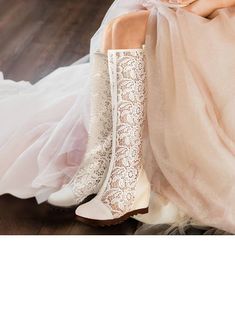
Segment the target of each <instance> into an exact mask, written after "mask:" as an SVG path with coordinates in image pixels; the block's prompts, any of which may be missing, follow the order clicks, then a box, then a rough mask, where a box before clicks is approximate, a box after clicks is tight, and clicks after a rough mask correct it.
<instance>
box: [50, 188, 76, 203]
mask: <svg viewBox="0 0 235 318" xmlns="http://www.w3.org/2000/svg"><path fill="white" fill-rule="evenodd" d="M48 202H49V203H50V204H51V205H55V206H58V207H71V206H74V205H76V198H75V195H74V193H73V191H72V188H71V187H70V186H65V187H64V188H62V189H61V190H59V191H57V192H55V193H52V194H51V195H50V197H49V199H48Z"/></svg>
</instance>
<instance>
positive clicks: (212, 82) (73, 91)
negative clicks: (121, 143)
mask: <svg viewBox="0 0 235 318" xmlns="http://www.w3.org/2000/svg"><path fill="white" fill-rule="evenodd" d="M143 8H147V9H149V10H151V15H150V19H149V26H148V32H147V38H146V61H147V73H148V80H147V86H148V103H147V104H148V105H147V127H146V128H147V129H146V143H145V147H146V148H147V150H148V151H145V154H146V153H147V154H148V156H147V157H145V163H146V169H147V172H148V175H149V178H150V180H151V184H152V190H153V198H154V199H153V200H152V202H151V205H152V211H154V213H155V215H156V218H155V220H156V223H158V222H159V223H164V222H167V221H169V220H171V221H175V222H177V221H179V220H180V219H181V220H182V218H184V217H185V216H186V217H187V218H193V219H194V220H197V221H198V222H199V223H202V224H205V225H211V226H215V227H219V228H222V229H224V230H227V231H230V232H233V233H235V121H234V118H235V110H234V109H235V97H234V92H235V78H234V77H235V75H234V74H235V11H234V9H230V10H228V9H226V10H220V11H218V13H217V14H216V16H215V17H214V18H213V19H211V20H209V19H205V18H202V17H198V16H195V15H193V14H191V13H189V12H186V11H184V10H183V9H178V10H176V11H174V10H172V9H169V8H166V7H165V6H163V5H161V4H160V2H159V1H157V0H145V1H144V0H142V1H141V0H128V1H126V0H117V1H115V2H114V4H113V5H112V6H111V8H110V9H109V11H108V12H107V15H106V16H105V18H104V21H103V23H102V25H101V27H100V29H99V30H98V31H97V33H96V34H95V36H94V37H93V39H92V41H91V52H90V53H91V54H92V53H94V52H95V51H97V50H99V48H100V45H101V39H102V32H103V30H104V27H105V25H106V24H107V23H108V22H109V21H110V20H111V19H114V18H115V17H117V16H120V15H123V14H125V13H128V12H133V11H138V10H141V9H143ZM89 82H90V77H89V62H85V63H84V62H80V63H78V64H75V65H71V66H68V67H65V68H60V69H58V70H56V71H54V72H53V73H52V74H50V75H48V76H47V77H45V78H44V79H42V80H41V81H39V82H38V83H36V84H34V85H31V84H30V83H26V82H19V83H16V82H13V81H10V80H4V79H3V76H2V77H1V78H0V131H1V133H0V195H1V194H4V193H11V194H13V195H15V196H17V197H20V198H28V197H36V198H37V199H38V201H39V202H42V201H44V200H46V199H47V198H48V195H49V194H50V193H51V192H53V191H56V190H57V189H59V188H61V186H62V185H63V184H65V183H67V182H68V180H69V179H70V178H71V177H72V176H73V175H74V173H75V172H76V170H77V168H78V167H79V164H80V162H81V160H82V158H83V156H84V153H85V150H86V143H87V131H88V127H89V111H90V84H89ZM163 215H164V216H165V217H162V216H163ZM168 216H169V220H168V219H167V217H168Z"/></svg>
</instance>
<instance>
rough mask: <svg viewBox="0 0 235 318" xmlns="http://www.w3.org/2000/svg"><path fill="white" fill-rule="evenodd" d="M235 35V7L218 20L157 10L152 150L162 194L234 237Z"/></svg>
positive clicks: (150, 162) (151, 63) (151, 38)
mask: <svg viewBox="0 0 235 318" xmlns="http://www.w3.org/2000/svg"><path fill="white" fill-rule="evenodd" d="M234 28H235V9H234V8H233V9H226V10H220V11H218V12H217V14H216V16H215V17H214V18H213V19H212V20H209V19H205V18H202V17H198V16H195V15H193V14H191V13H189V12H187V11H185V10H182V9H178V10H176V11H173V10H170V9H168V8H166V7H163V6H159V7H157V8H155V9H153V11H152V14H151V17H150V20H149V26H148V34H147V40H146V61H147V74H148V80H147V82H148V108H147V121H148V137H149V138H148V140H149V143H148V144H146V147H147V150H148V151H145V153H147V154H148V156H147V157H146V158H145V164H146V169H147V170H148V175H149V177H150V179H151V182H152V185H153V189H154V191H155V192H156V193H159V194H160V195H162V196H163V197H164V198H165V199H166V200H168V201H170V202H173V203H174V204H175V205H176V206H178V207H179V208H180V209H181V210H182V211H184V212H185V213H186V214H187V215H189V216H191V217H192V218H194V219H196V220H198V221H199V222H201V223H202V224H204V225H210V226H215V227H219V228H221V229H224V230H226V231H229V232H233V233H234V232H235V143H234V142H235V125H234V118H235V107H234V105H235V93H234V92H235V72H234V70H235V58H234V56H235V45H234V43H235V29H234ZM149 154H151V155H149Z"/></svg>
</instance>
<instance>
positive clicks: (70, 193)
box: [48, 53, 112, 207]
mask: <svg viewBox="0 0 235 318" xmlns="http://www.w3.org/2000/svg"><path fill="white" fill-rule="evenodd" d="M91 78H92V88H91V122H90V131H89V136H88V145H87V150H86V154H85V157H84V160H83V162H82V164H81V165H80V167H79V169H78V171H77V173H76V174H75V176H74V177H73V179H72V180H71V181H70V183H69V184H67V185H65V186H64V187H63V188H62V189H61V190H60V191H58V192H55V193H53V194H52V195H51V196H50V197H49V199H48V202H49V203H50V204H52V205H55V206H58V207H72V206H78V205H79V204H81V203H83V202H84V201H86V200H87V199H88V198H89V197H90V196H91V195H92V194H97V192H98V191H99V189H100V187H101V185H102V183H103V181H104V179H105V177H106V173H107V170H108V165H109V161H110V157H111V151H112V104H111V91H110V79H109V71H108V58H107V55H105V54H102V53H95V54H94V55H93V60H92V70H91Z"/></svg>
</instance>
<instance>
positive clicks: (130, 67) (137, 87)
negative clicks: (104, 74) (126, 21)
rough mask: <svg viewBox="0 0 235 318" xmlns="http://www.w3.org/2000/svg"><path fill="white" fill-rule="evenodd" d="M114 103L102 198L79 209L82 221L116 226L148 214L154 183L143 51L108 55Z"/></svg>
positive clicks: (119, 51)
mask: <svg viewBox="0 0 235 318" xmlns="http://www.w3.org/2000/svg"><path fill="white" fill-rule="evenodd" d="M108 58H109V69H110V79H111V88H112V104H113V141H112V157H111V162H110V166H109V170H108V173H107V177H106V180H105V181H104V184H103V186H102V188H101V190H100V191H99V193H98V195H97V196H96V197H95V198H94V199H93V200H91V201H90V202H88V203H86V204H84V205H81V206H80V207H78V208H77V210H76V214H77V218H78V220H80V221H82V222H85V223H89V224H93V225H100V226H105V225H113V224H118V223H121V222H122V221H124V220H126V219H127V218H129V217H130V216H133V215H136V214H145V213H147V212H148V205H149V198H150V184H149V182H148V180H147V177H146V174H145V171H144V169H143V164H142V144H143V128H144V119H145V116H144V113H145V100H146V94H145V67H144V66H145V62H144V51H143V50H142V49H133V50H110V51H109V52H108Z"/></svg>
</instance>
